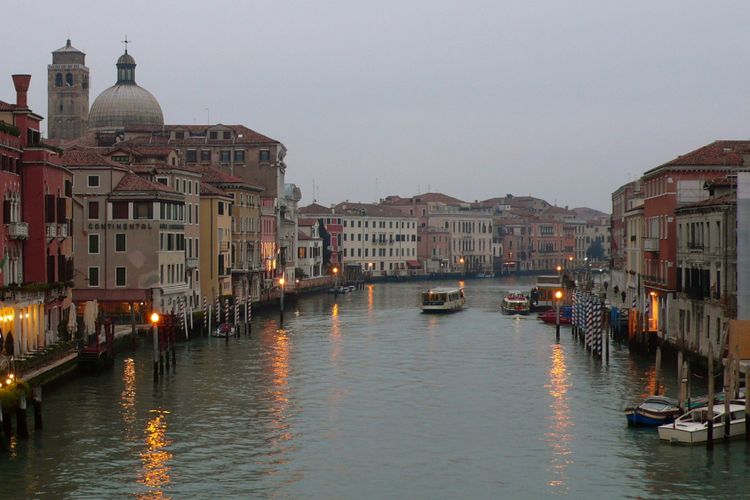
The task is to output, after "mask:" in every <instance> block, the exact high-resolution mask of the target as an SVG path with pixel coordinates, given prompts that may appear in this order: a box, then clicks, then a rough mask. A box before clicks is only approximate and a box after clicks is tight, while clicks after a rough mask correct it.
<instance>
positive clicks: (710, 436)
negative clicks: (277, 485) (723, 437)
mask: <svg viewBox="0 0 750 500" xmlns="http://www.w3.org/2000/svg"><path fill="white" fill-rule="evenodd" d="M707 406H708V408H707V410H708V427H707V436H706V437H707V439H706V448H707V449H709V450H713V448H714V419H713V415H714V346H713V342H709V343H708V405H707Z"/></svg>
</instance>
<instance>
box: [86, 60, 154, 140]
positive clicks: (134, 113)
mask: <svg viewBox="0 0 750 500" xmlns="http://www.w3.org/2000/svg"><path fill="white" fill-rule="evenodd" d="M135 66H136V65H135V59H133V56H131V55H130V54H128V51H127V50H126V51H125V53H124V54H123V55H121V56H120V58H119V59H118V60H117V83H115V84H114V85H113V86H111V87H109V88H108V89H106V90H105V91H104V92H102V93H101V94H99V96H98V97H97V98H96V100H95V101H94V104H92V105H91V111H89V123H88V127H89V128H90V129H92V128H120V127H130V126H133V125H164V115H162V112H161V106H159V101H157V100H156V98H155V97H154V96H153V95H152V94H151V92H149V91H148V90H146V89H144V88H143V87H141V86H139V85H138V84H136V83H135Z"/></svg>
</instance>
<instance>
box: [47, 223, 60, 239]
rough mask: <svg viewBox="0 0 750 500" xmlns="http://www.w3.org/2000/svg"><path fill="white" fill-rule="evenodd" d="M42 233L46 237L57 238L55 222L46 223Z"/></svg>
mask: <svg viewBox="0 0 750 500" xmlns="http://www.w3.org/2000/svg"><path fill="white" fill-rule="evenodd" d="M44 234H45V236H47V238H57V224H55V223H52V222H48V223H46V224H45V233H44Z"/></svg>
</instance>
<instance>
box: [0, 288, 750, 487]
mask: <svg viewBox="0 0 750 500" xmlns="http://www.w3.org/2000/svg"><path fill="white" fill-rule="evenodd" d="M454 284H455V283H454ZM465 286H466V295H467V305H468V307H467V309H465V310H464V311H461V312H458V313H455V314H452V315H441V316H435V315H425V314H421V313H420V312H419V308H418V303H419V291H420V290H421V289H423V288H424V287H425V284H424V283H405V284H376V285H373V286H369V287H367V288H365V289H364V290H358V291H355V292H353V293H351V294H347V295H340V296H338V297H337V298H336V299H334V297H333V296H332V295H318V296H312V297H306V298H303V299H302V300H300V301H299V302H298V303H297V304H293V305H291V306H290V307H291V308H290V309H289V310H288V311H287V314H286V318H285V328H284V329H279V328H278V325H277V321H276V320H277V315H276V314H271V313H269V314H268V315H267V316H265V317H264V316H262V315H258V317H256V319H254V321H253V325H252V336H250V337H242V338H240V339H230V340H229V342H226V341H225V340H224V339H196V340H193V341H191V342H189V343H185V344H182V345H180V346H179V349H178V352H177V363H178V365H177V370H176V372H175V371H172V372H171V373H169V374H168V375H166V376H165V378H164V379H163V380H162V381H160V382H159V383H158V384H154V382H153V378H152V358H151V351H150V350H149V346H147V345H143V346H141V347H140V348H139V349H138V350H136V351H135V352H131V353H124V354H121V355H120V356H119V357H118V358H117V361H116V365H115V368H114V369H113V370H111V371H108V372H105V373H104V374H101V375H98V376H86V377H79V378H76V379H75V380H73V381H71V382H69V383H66V384H65V385H63V386H61V387H59V388H56V389H55V390H54V391H48V392H47V393H46V394H45V407H44V410H45V415H44V417H45V422H44V423H45V429H44V431H41V432H33V431H32V437H31V439H29V440H28V441H16V440H15V439H14V440H13V442H12V449H11V451H10V452H8V453H3V454H0V471H2V475H1V476H0V497H3V498H4V497H10V496H12V497H15V498H20V497H38V498H61V497H70V498H110V497H126V496H131V497H132V496H135V497H143V498H152V497H159V496H164V497H174V498H186V497H191V498H208V497H210V496H217V497H221V498H227V497H236V498H266V497H273V498H346V499H349V498H352V499H359V498H368V499H369V498H389V499H390V498H410V499H411V498H538V497H543V496H548V495H570V496H574V497H577V498H597V497H610V498H611V497H657V496H658V497H674V498H687V497H732V496H742V495H748V491H749V490H748V488H747V486H746V485H747V480H746V478H747V477H748V472H749V470H748V469H749V468H750V467H749V465H750V451H748V448H747V447H746V445H745V443H744V442H732V443H730V444H729V445H724V444H718V445H717V446H716V448H715V450H714V451H713V453H712V454H709V453H708V452H707V451H706V450H705V449H704V448H702V447H698V448H686V447H678V446H672V445H669V444H664V443H660V442H659V440H658V437H657V435H656V432H655V431H654V430H636V429H631V428H628V427H627V425H626V423H625V417H624V416H623V413H622V410H623V408H624V407H625V406H626V404H627V403H628V402H630V401H636V400H638V399H640V398H642V397H644V396H645V395H647V394H649V393H651V392H653V390H654V371H653V363H651V362H650V361H649V360H648V359H646V358H644V357H638V356H631V355H630V354H629V353H628V350H627V347H625V346H618V345H612V346H611V357H610V364H609V366H606V365H604V364H603V363H601V362H600V361H597V360H593V359H592V358H591V357H590V356H589V355H588V354H587V352H586V350H585V349H584V348H583V347H581V346H580V345H577V344H576V343H574V342H573V340H572V338H571V335H570V330H569V329H568V328H567V327H564V328H563V332H562V336H561V340H560V343H559V344H557V343H556V342H555V334H554V326H549V325H544V324H542V323H540V322H538V321H537V320H536V319H535V318H533V317H526V318H523V319H514V318H512V317H509V316H504V315H502V314H501V313H500V312H499V306H500V298H501V296H502V293H503V291H505V290H509V289H512V288H519V289H525V290H528V289H529V288H530V286H531V284H530V282H521V283H516V282H512V281H502V280H489V279H487V280H475V281H468V282H466V284H465ZM672 368H673V367H671V366H667V367H666V369H665V372H666V373H665V374H664V375H665V380H664V384H665V389H666V390H667V392H668V393H669V394H674V393H675V379H674V370H673V369H672ZM695 385H696V386H698V385H700V384H699V381H696V384H695Z"/></svg>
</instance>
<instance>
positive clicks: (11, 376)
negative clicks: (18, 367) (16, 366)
mask: <svg viewBox="0 0 750 500" xmlns="http://www.w3.org/2000/svg"><path fill="white" fill-rule="evenodd" d="M8 377H9V378H10V379H11V380H13V379H14V378H16V376H15V375H14V374H12V373H11V374H10V375H8Z"/></svg>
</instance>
